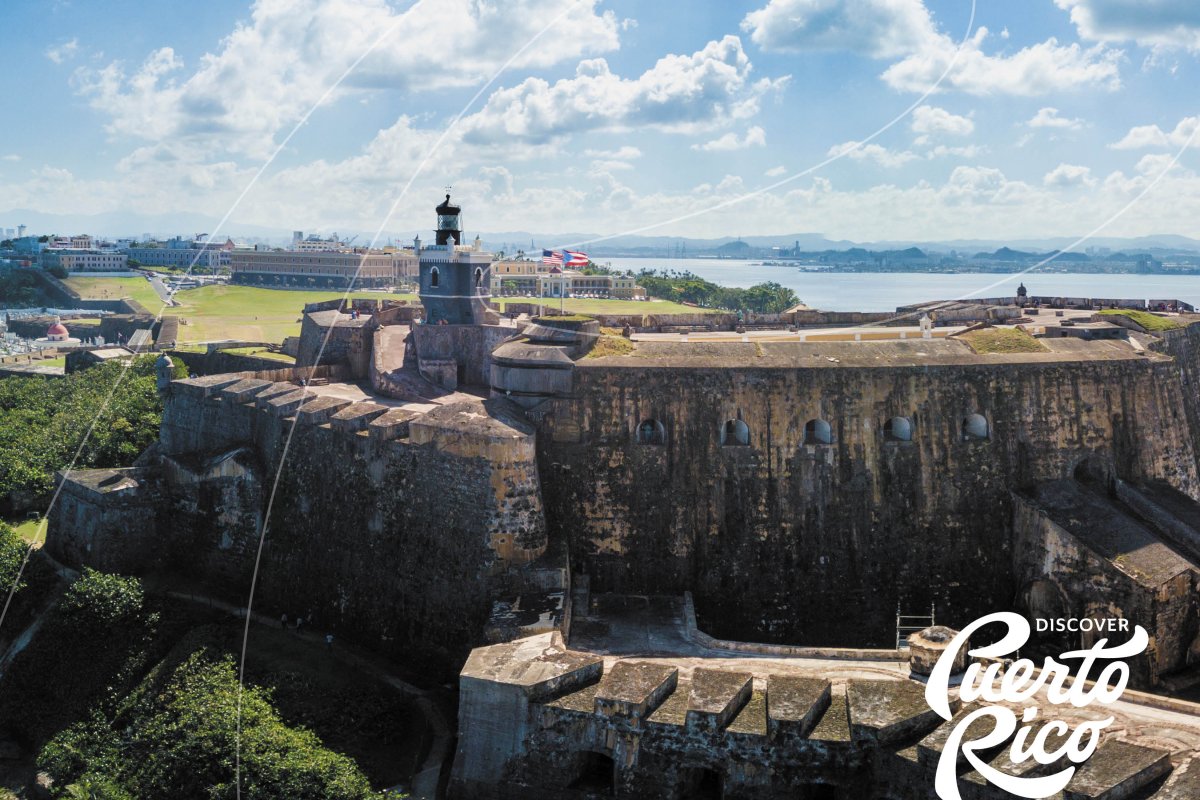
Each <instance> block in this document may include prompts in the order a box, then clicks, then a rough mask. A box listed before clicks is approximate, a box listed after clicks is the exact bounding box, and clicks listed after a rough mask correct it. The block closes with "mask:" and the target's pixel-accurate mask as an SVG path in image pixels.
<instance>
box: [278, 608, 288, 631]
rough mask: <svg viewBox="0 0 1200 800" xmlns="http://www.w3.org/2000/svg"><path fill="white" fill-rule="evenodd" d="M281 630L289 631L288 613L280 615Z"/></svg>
mask: <svg viewBox="0 0 1200 800" xmlns="http://www.w3.org/2000/svg"><path fill="white" fill-rule="evenodd" d="M279 629H280V630H287V612H286V611H285V612H283V613H282V614H280V615H279Z"/></svg>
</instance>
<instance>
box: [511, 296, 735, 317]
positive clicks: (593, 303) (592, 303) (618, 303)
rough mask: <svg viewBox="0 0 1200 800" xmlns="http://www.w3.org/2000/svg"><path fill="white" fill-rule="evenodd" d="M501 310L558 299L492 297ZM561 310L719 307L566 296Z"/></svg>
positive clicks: (550, 303)
mask: <svg viewBox="0 0 1200 800" xmlns="http://www.w3.org/2000/svg"><path fill="white" fill-rule="evenodd" d="M494 299H495V302H496V304H497V305H499V306H500V309H501V311H503V310H504V308H505V307H506V306H507V305H508V304H509V303H521V304H526V303H528V304H532V305H536V306H545V307H546V308H552V309H555V310H557V309H558V307H559V301H558V300H557V299H555V298H552V297H498V298H494ZM562 309H563V311H568V312H570V313H572V314H592V315H601V314H705V313H716V312H717V311H719V309H705V308H699V307H697V306H685V305H683V304H682V303H675V302H671V301H669V300H651V301H648V302H647V301H644V300H589V299H586V298H581V297H568V298H566V299H565V300H563V301H562Z"/></svg>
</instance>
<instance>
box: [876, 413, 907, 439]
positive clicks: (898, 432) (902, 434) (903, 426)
mask: <svg viewBox="0 0 1200 800" xmlns="http://www.w3.org/2000/svg"><path fill="white" fill-rule="evenodd" d="M883 438H885V439H886V440H887V441H889V442H911V441H912V438H913V425H912V420H910V419H909V418H908V417H892V418H891V419H889V420H888V421H887V422H885V423H884V424H883Z"/></svg>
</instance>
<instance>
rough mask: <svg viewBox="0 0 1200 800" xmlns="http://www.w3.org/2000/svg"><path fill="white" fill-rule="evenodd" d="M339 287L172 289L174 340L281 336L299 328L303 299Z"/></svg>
mask: <svg viewBox="0 0 1200 800" xmlns="http://www.w3.org/2000/svg"><path fill="white" fill-rule="evenodd" d="M342 294H343V293H342V292H339V291H336V290H333V291H315V292H313V291H292V290H289V289H260V288H257V287H254V286H216V285H212V286H201V287H199V288H198V289H184V290H183V291H181V292H179V293H178V294H176V295H175V299H176V300H177V301H178V302H179V305H178V306H176V307H175V308H172V309H171V310H170V312H169V313H171V314H175V315H178V316H180V317H183V318H184V319H186V320H187V321H188V324H187V325H181V326H180V327H179V341H180V342H208V341H216V340H219V339H242V340H245V341H254V342H282V341H283V340H284V338H285V337H288V336H296V335H298V334H299V333H300V315H301V313H302V311H303V308H304V304H305V303H316V302H320V301H321V300H336V299H338V298H341V297H342ZM350 296H351V297H369V298H372V299H375V300H410V301H411V300H416V299H417V296H416V295H415V294H385V293H383V292H352V293H351V294H350Z"/></svg>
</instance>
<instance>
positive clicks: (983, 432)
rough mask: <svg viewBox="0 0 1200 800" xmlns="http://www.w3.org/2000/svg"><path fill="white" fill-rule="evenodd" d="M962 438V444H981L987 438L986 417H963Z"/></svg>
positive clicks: (972, 415)
mask: <svg viewBox="0 0 1200 800" xmlns="http://www.w3.org/2000/svg"><path fill="white" fill-rule="evenodd" d="M962 438H963V441H964V442H982V441H986V440H987V438H988V421H987V417H985V416H983V415H982V414H971V415H969V416H966V417H963V421H962Z"/></svg>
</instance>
